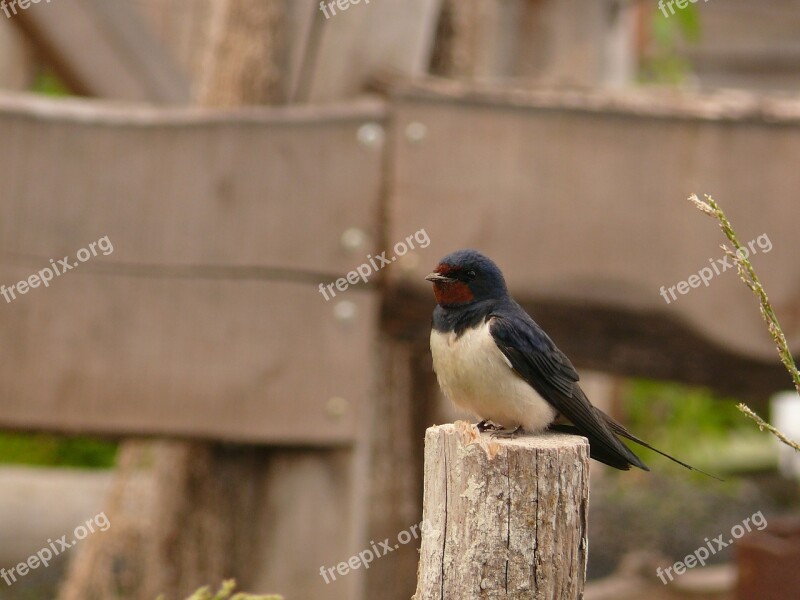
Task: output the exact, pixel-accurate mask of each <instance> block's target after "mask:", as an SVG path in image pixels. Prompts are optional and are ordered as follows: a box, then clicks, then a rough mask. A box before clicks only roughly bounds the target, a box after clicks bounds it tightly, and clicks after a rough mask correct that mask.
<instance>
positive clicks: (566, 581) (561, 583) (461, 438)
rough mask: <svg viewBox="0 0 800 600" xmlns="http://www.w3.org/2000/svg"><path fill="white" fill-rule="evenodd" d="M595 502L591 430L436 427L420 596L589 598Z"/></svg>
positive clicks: (429, 439) (417, 599) (428, 471)
mask: <svg viewBox="0 0 800 600" xmlns="http://www.w3.org/2000/svg"><path fill="white" fill-rule="evenodd" d="M588 503H589V444H588V442H587V441H586V440H585V439H584V438H581V437H577V436H565V435H558V434H553V433H547V434H542V435H536V436H525V437H520V438H517V439H513V440H503V439H493V438H492V437H491V434H489V433H485V434H480V433H478V430H477V428H476V427H475V426H473V425H471V424H469V423H467V422H464V421H459V422H457V423H455V424H454V425H440V426H437V427H431V428H430V429H428V432H427V433H426V435H425V494H424V500H423V506H424V509H423V510H424V513H423V520H424V527H423V532H422V547H421V550H420V562H419V572H418V579H417V592H416V594H415V596H414V600H434V599H439V600H444V599H448V598H459V599H463V600H470V599H472V598H487V597H488V598H515V599H526V598H530V599H533V598H557V599H559V600H571V599H574V600H577V599H579V598H582V597H583V586H584V582H585V578H586V558H587V549H588V543H587V529H586V520H587V515H588Z"/></svg>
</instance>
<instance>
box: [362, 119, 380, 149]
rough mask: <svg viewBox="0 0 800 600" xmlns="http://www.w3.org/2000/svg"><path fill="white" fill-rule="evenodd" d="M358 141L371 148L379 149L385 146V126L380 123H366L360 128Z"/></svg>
mask: <svg viewBox="0 0 800 600" xmlns="http://www.w3.org/2000/svg"><path fill="white" fill-rule="evenodd" d="M357 137H358V141H359V143H360V144H361V145H362V146H365V147H367V148H369V149H370V150H377V149H379V148H381V147H382V146H383V140H384V138H385V135H384V132H383V126H382V125H379V124H378V123H364V124H363V125H362V126H361V127H359V128H358V136H357Z"/></svg>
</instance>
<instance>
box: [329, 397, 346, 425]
mask: <svg viewBox="0 0 800 600" xmlns="http://www.w3.org/2000/svg"><path fill="white" fill-rule="evenodd" d="M349 407H350V403H349V402H348V401H347V400H346V399H345V398H342V397H340V396H334V397H333V398H330V399H328V402H327V403H326V404H325V412H326V413H327V414H328V416H329V417H330V418H332V419H341V418H342V417H343V416H345V415H346V414H347V410H348V408H349Z"/></svg>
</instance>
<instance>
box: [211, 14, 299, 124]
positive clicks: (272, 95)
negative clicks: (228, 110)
mask: <svg viewBox="0 0 800 600" xmlns="http://www.w3.org/2000/svg"><path fill="white" fill-rule="evenodd" d="M287 4H288V3H287V2H286V0H219V1H218V2H215V3H214V5H213V7H212V12H211V19H210V31H209V39H208V44H207V46H206V58H205V64H204V67H203V70H202V77H201V79H200V82H199V90H198V100H199V101H200V103H201V104H202V105H204V106H214V107H217V108H223V107H228V106H247V105H251V104H279V103H281V102H283V101H284V100H285V98H286V91H285V88H286V83H285V81H284V80H285V77H286V73H285V69H284V68H283V67H284V61H285V56H286V48H287V47H288V44H287V40H286V39H285V38H286V27H285V26H284V22H285V20H286V12H287V11H286V5H287Z"/></svg>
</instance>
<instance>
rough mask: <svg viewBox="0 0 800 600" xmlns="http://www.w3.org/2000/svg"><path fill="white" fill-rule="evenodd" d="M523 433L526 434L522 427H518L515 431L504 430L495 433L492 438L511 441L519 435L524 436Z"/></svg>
mask: <svg viewBox="0 0 800 600" xmlns="http://www.w3.org/2000/svg"><path fill="white" fill-rule="evenodd" d="M523 433H525V432H524V431H523V430H522V425H517V426H516V427H515V428H514V429H511V430H509V429H504V430H502V431H495V432H494V433H493V434H492V437H499V438H506V439H509V440H511V439H514V438H515V437H517V436H519V435H522V434H523Z"/></svg>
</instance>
